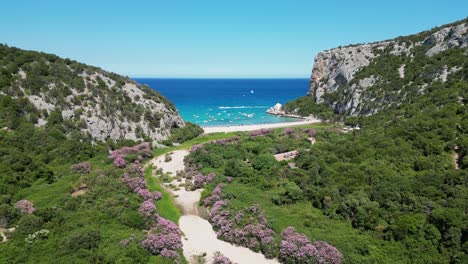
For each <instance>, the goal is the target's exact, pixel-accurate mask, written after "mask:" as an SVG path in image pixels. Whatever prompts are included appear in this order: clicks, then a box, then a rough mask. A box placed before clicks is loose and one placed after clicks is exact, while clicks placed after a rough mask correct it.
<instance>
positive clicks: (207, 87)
mask: <svg viewBox="0 0 468 264" xmlns="http://www.w3.org/2000/svg"><path fill="white" fill-rule="evenodd" d="M135 80H136V81H137V82H139V83H141V84H147V85H148V86H149V87H151V88H153V89H156V90H157V91H159V92H160V93H161V94H163V95H164V96H166V97H167V98H168V99H169V100H171V101H172V102H173V103H174V104H175V105H176V107H177V109H178V110H179V112H180V114H181V116H182V118H183V119H184V120H185V121H189V122H192V123H195V124H198V125H200V126H219V125H240V124H244V125H247V124H262V123H278V122H288V121H295V120H296V119H294V118H286V117H277V116H274V115H269V114H267V113H266V112H265V111H266V110H267V109H268V108H270V107H272V106H273V105H275V104H276V103H281V104H284V103H285V102H287V101H290V100H292V99H295V98H298V97H300V96H304V95H306V94H307V91H308V87H309V79H148V78H135Z"/></svg>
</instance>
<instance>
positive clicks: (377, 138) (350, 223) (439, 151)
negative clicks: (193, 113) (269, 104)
mask: <svg viewBox="0 0 468 264" xmlns="http://www.w3.org/2000/svg"><path fill="white" fill-rule="evenodd" d="M456 54H458V55H457V56H462V54H460V53H456ZM463 56H465V57H464V61H468V58H467V57H466V55H463ZM441 58H442V57H441ZM460 65H461V67H462V68H461V69H460V70H459V71H457V72H456V73H453V74H451V75H449V77H448V80H447V82H445V83H444V82H441V81H434V82H433V83H431V85H429V86H427V88H426V91H427V92H426V93H424V94H422V95H415V96H413V97H412V98H411V101H412V103H411V104H401V105H399V106H396V107H393V108H389V109H388V110H387V111H385V112H381V113H378V114H376V115H373V116H368V117H353V118H350V119H349V120H348V121H347V122H349V123H352V124H360V125H361V127H362V129H361V130H354V131H352V132H349V133H343V132H341V129H339V128H334V129H333V128H329V129H321V130H318V132H317V135H316V139H317V143H316V144H315V145H311V144H310V142H309V141H308V139H307V138H308V137H309V135H308V133H304V132H303V131H301V130H299V129H296V130H295V131H294V132H290V131H286V130H285V131H276V132H274V133H257V134H259V136H258V135H256V134H255V135H253V134H252V135H250V136H244V137H242V138H240V139H239V140H237V141H235V142H233V143H231V144H227V145H218V144H205V145H204V146H203V147H202V148H198V149H196V150H195V151H194V152H193V153H192V154H191V156H190V161H191V162H193V163H197V164H201V165H202V168H203V169H202V171H203V172H204V173H209V172H215V173H217V175H218V176H223V175H224V176H230V177H233V179H234V181H233V182H232V183H230V184H227V185H226V187H225V188H224V192H225V194H224V195H225V197H226V198H227V199H229V201H230V204H229V206H228V207H229V208H237V209H241V208H244V207H246V206H251V205H253V204H259V205H260V206H261V209H262V210H263V211H265V215H266V217H267V218H268V220H269V221H271V222H272V225H273V228H274V229H275V231H276V232H277V233H279V232H281V231H282V230H283V229H284V228H286V227H287V226H288V225H292V226H294V227H295V228H296V230H298V231H300V232H301V233H305V234H307V235H308V237H309V238H310V239H312V240H325V241H327V242H329V243H330V244H333V245H334V246H336V247H337V248H338V249H339V250H340V251H341V252H342V253H343V255H344V258H345V260H346V261H347V262H350V263H374V262H376V261H379V262H382V263H396V262H406V263H408V262H410V263H463V262H466V261H467V257H466V256H467V255H466V254H467V252H466V251H467V245H468V244H467V236H468V233H467V232H468V230H467V222H468V221H467V220H468V219H467V217H466V214H465V207H466V201H467V199H468V193H467V186H466V183H467V180H468V173H467V168H468V163H467V158H466V157H467V156H466V154H467V149H468V134H467V130H466V129H467V128H466V122H467V117H468V113H467V111H466V109H465V102H466V99H465V98H466V96H467V91H468V85H467V82H466V77H467V76H468V69H467V66H466V65H465V64H463V63H462V64H460ZM295 149H298V150H299V155H298V156H297V157H296V158H295V159H294V160H292V162H294V164H288V162H285V161H283V162H276V161H275V160H274V159H273V156H272V155H273V154H276V153H279V152H284V151H291V150H295ZM216 183H217V181H215V182H213V183H212V185H213V186H214V184H216ZM208 193H209V192H208Z"/></svg>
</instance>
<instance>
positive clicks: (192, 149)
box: [190, 144, 205, 152]
mask: <svg viewBox="0 0 468 264" xmlns="http://www.w3.org/2000/svg"><path fill="white" fill-rule="evenodd" d="M204 147H205V145H203V144H195V145H193V146H192V148H191V149H190V152H195V151H197V150H199V149H202V148H204Z"/></svg>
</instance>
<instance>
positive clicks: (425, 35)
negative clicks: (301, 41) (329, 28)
mask: <svg viewBox="0 0 468 264" xmlns="http://www.w3.org/2000/svg"><path fill="white" fill-rule="evenodd" d="M467 31H468V20H466V19H465V20H463V21H459V22H456V23H453V24H450V25H446V26H443V27H439V28H436V29H433V30H430V31H426V32H422V33H419V34H416V35H412V36H408V37H399V38H396V39H393V40H386V41H381V42H375V43H369V44H360V45H350V46H346V47H338V48H335V49H331V50H327V51H323V52H320V53H319V54H317V56H316V57H315V61H314V67H313V70H312V76H311V80H310V90H309V96H312V97H313V98H314V99H315V102H316V103H325V104H327V105H329V106H330V107H333V108H334V110H335V112H337V113H339V114H347V115H359V114H372V113H375V112H376V111H380V110H381V109H383V108H385V106H386V105H387V104H391V103H396V102H390V101H388V96H387V97H385V96H384V97H382V98H378V97H376V96H375V93H373V94H370V93H368V90H370V89H371V88H372V89H374V90H375V89H378V88H376V87H378V86H379V85H381V84H382V83H385V82H388V80H385V79H383V78H382V77H381V76H379V75H369V74H367V75H365V76H359V74H360V73H361V72H363V71H364V70H365V69H366V68H367V67H369V66H370V65H372V64H373V63H374V62H375V61H376V60H378V59H379V58H380V57H383V56H396V57H401V58H404V59H402V60H401V61H405V60H411V59H412V58H413V57H414V55H415V52H417V51H419V50H421V49H424V51H425V53H424V54H425V55H426V56H435V55H437V54H440V53H441V52H443V51H446V50H448V49H453V48H466V47H468V35H467ZM405 66H406V65H405V64H404V63H402V64H399V65H397V67H395V69H391V70H392V71H393V70H394V71H395V74H396V75H397V76H399V78H401V79H404V78H405ZM456 70H457V68H449V69H447V67H446V68H445V70H443V71H442V72H439V73H435V74H433V75H432V76H431V77H432V78H433V79H439V80H442V81H445V80H446V75H447V74H450V73H453V72H456ZM407 81H408V82H407V83H403V85H405V84H408V85H409V84H411V83H410V82H409V80H407ZM421 91H423V89H422V90H421ZM394 92H395V93H399V92H401V90H400V91H394ZM384 93H385V92H384ZM391 97H392V98H393V97H395V98H396V96H391ZM369 102H372V103H373V106H372V107H366V106H365V105H366V104H367V103H369Z"/></svg>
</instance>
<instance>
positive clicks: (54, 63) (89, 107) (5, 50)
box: [0, 45, 184, 141]
mask: <svg viewBox="0 0 468 264" xmlns="http://www.w3.org/2000/svg"><path fill="white" fill-rule="evenodd" d="M2 95H3V96H5V95H6V96H10V97H12V98H27V99H28V100H29V101H30V102H31V103H32V104H33V105H34V106H35V108H36V109H37V111H38V112H39V114H38V116H39V118H37V120H33V121H34V122H33V123H35V124H36V125H37V126H44V125H46V124H47V120H48V116H49V115H50V114H51V112H59V113H61V116H62V118H63V119H64V120H66V121H67V124H69V126H73V127H76V128H78V129H79V130H81V131H82V132H85V133H88V134H89V135H90V136H91V137H93V138H94V139H96V140H101V141H104V140H107V139H113V140H117V139H132V140H138V139H143V138H144V137H150V138H151V139H153V140H155V141H161V140H163V139H166V138H167V137H168V136H169V135H170V129H171V128H173V127H182V126H184V122H183V120H182V119H181V117H180V116H179V114H178V113H177V110H176V109H175V107H174V105H173V104H172V103H171V102H169V101H168V100H167V99H166V98H164V97H163V96H162V95H160V94H159V93H157V92H156V91H154V90H152V89H150V88H149V87H147V86H142V85H140V84H138V83H136V82H135V81H133V80H131V79H129V78H127V77H123V76H119V75H117V74H114V73H110V72H106V71H104V70H102V69H100V68H97V67H92V66H88V65H85V64H81V63H78V62H76V61H71V60H69V59H62V58H59V57H57V56H55V55H50V54H45V53H39V52H33V51H24V50H20V49H17V48H11V47H7V46H4V45H0V96H2Z"/></svg>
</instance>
